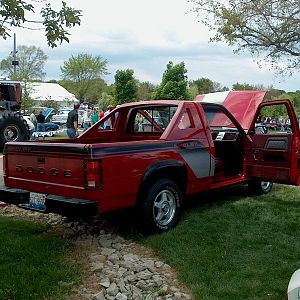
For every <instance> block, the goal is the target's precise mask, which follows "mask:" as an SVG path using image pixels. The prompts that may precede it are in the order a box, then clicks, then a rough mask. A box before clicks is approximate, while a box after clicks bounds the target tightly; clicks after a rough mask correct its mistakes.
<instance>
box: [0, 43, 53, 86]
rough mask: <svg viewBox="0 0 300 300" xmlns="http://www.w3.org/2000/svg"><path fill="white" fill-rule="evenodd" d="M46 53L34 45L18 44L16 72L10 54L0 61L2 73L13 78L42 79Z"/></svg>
mask: <svg viewBox="0 0 300 300" xmlns="http://www.w3.org/2000/svg"><path fill="white" fill-rule="evenodd" d="M47 58H48V57H47V55H46V54H45V53H44V52H43V50H42V49H41V48H39V47H36V46H23V45H21V46H18V53H17V60H18V61H19V65H18V66H17V68H16V73H14V69H13V66H12V63H11V62H12V61H13V56H12V54H10V55H9V56H8V57H7V58H5V59H3V60H2V61H1V62H0V70H1V71H2V74H5V75H7V76H8V77H9V78H11V79H14V80H42V79H43V78H44V76H45V73H44V66H45V63H46V61H47Z"/></svg>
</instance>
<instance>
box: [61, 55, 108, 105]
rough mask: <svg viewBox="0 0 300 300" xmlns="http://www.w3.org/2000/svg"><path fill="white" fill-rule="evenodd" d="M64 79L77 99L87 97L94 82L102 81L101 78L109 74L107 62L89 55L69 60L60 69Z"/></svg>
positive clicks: (99, 57) (73, 57)
mask: <svg viewBox="0 0 300 300" xmlns="http://www.w3.org/2000/svg"><path fill="white" fill-rule="evenodd" d="M60 70H61V73H62V78H63V79H64V80H66V81H69V82H65V84H67V85H69V86H71V89H70V90H71V91H72V92H73V93H74V94H75V95H76V97H77V98H79V99H83V98H85V97H87V94H88V91H89V89H90V87H91V86H92V84H93V82H94V81H96V80H97V79H98V80H100V79H101V76H103V75H106V74H108V73H107V61H106V60H104V59H102V57H101V56H93V55H90V54H87V53H81V54H78V55H77V56H73V55H72V57H71V58H69V60H68V61H65V62H64V64H63V66H61V67H60Z"/></svg>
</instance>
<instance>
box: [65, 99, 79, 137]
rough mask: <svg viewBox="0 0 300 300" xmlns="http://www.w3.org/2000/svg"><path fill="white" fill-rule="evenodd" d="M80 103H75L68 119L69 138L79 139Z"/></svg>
mask: <svg viewBox="0 0 300 300" xmlns="http://www.w3.org/2000/svg"><path fill="white" fill-rule="evenodd" d="M79 107H80V102H75V103H74V109H73V110H71V111H70V112H69V113H68V119H67V135H68V138H70V139H74V138H76V137H78V135H79V134H78V109H79Z"/></svg>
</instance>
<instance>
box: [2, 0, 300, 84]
mask: <svg viewBox="0 0 300 300" xmlns="http://www.w3.org/2000/svg"><path fill="white" fill-rule="evenodd" d="M66 2H67V4H68V5H70V6H73V7H76V8H78V9H81V10H82V14H83V16H82V24H81V26H80V27H75V28H73V29H71V36H70V43H69V44H67V43H64V44H62V45H61V46H59V47H58V48H55V49H51V48H47V43H46V39H45V37H44V33H43V32H42V31H28V30H22V29H18V30H15V32H17V43H18V44H19V45H36V46H38V47H41V48H42V49H43V50H44V51H45V52H46V53H47V55H48V57H49V58H48V62H47V64H46V73H47V78H48V79H58V78H59V75H60V69H59V67H60V66H61V65H62V64H63V62H64V61H66V60H67V59H68V58H70V57H71V55H76V54H78V53H81V52H85V53H91V54H93V55H100V56H101V57H102V58H103V59H107V61H108V70H109V72H110V73H111V74H110V75H108V76H107V77H106V80H107V81H108V82H109V83H113V81H114V74H115V72H116V70H118V69H119V70H120V69H127V68H131V69H133V70H134V74H135V77H136V78H137V79H139V80H140V81H150V82H152V83H156V84H157V83H159V82H160V81H161V77H162V74H163V72H164V70H165V69H166V65H167V63H168V62H169V61H173V62H174V63H179V62H182V61H184V62H185V64H186V68H187V70H188V77H189V79H191V80H193V79H197V78H200V77H208V78H210V79H212V80H214V81H218V82H220V83H221V84H223V85H225V86H228V87H231V86H232V84H234V83H236V82H241V83H243V82H247V83H252V84H258V83H261V84H264V85H266V86H267V85H270V84H274V86H276V87H278V88H282V89H286V90H296V89H299V87H298V82H299V79H300V75H299V74H295V78H294V79H293V78H288V79H287V80H285V81H284V82H280V81H279V79H275V78H274V76H273V73H272V72H271V71H269V70H268V69H267V68H262V69H260V68H259V67H258V66H257V64H256V63H255V62H253V60H252V58H251V57H250V56H249V55H248V54H241V55H235V54H233V53H232V49H230V48H229V47H227V46H225V45H222V44H209V43H208V40H209V37H210V33H209V32H208V30H207V28H205V27H204V26H203V25H201V24H200V23H199V22H198V21H197V17H196V15H195V14H192V13H187V12H188V11H189V10H190V9H191V6H190V3H189V2H187V0H176V1H174V0H152V1H147V0H127V1H121V0H99V1H95V0H85V1H78V0H67V1H66ZM51 3H53V4H54V5H58V3H60V0H52V1H51ZM12 46H13V40H12V38H11V39H8V40H6V41H4V40H0V59H1V58H4V57H6V56H7V55H8V54H9V52H10V51H11V50H12Z"/></svg>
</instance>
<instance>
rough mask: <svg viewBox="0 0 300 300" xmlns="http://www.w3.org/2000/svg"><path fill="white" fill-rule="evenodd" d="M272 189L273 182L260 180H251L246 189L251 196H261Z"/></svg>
mask: <svg viewBox="0 0 300 300" xmlns="http://www.w3.org/2000/svg"><path fill="white" fill-rule="evenodd" d="M272 188H273V182H270V181H260V180H251V181H250V182H249V183H248V189H249V191H250V193H251V194H254V195H262V194H267V193H270V192H271V190H272Z"/></svg>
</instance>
